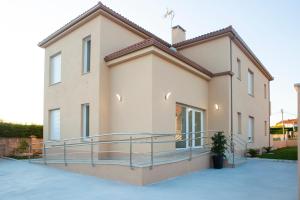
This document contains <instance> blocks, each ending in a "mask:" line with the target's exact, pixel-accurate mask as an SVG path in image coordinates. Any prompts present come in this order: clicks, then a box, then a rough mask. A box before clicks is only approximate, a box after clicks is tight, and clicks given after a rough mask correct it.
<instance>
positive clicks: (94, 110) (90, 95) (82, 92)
mask: <svg viewBox="0 0 300 200" xmlns="http://www.w3.org/2000/svg"><path fill="white" fill-rule="evenodd" d="M89 35H90V36H91V41H92V47H91V71H90V73H88V74H85V75H83V74H82V39H83V38H85V37H86V36H89ZM141 40H142V38H141V37H140V36H138V35H136V34H135V33H133V32H131V31H129V30H128V29H126V28H124V27H123V26H121V25H118V24H116V23H115V22H112V21H111V20H110V19H108V18H106V17H104V16H102V15H98V16H97V17H95V18H93V19H92V20H91V21H89V22H87V23H85V24H83V25H82V26H80V27H79V28H78V29H76V30H74V31H72V32H71V33H69V34H67V35H65V36H64V37H63V38H61V39H59V40H58V41H56V42H55V43H53V44H51V45H50V46H48V47H47V48H46V49H45V73H44V137H45V139H46V140H47V139H48V138H49V137H48V136H49V135H48V133H49V126H48V123H49V119H48V117H49V110H51V109H56V108H60V112H61V113H60V115H61V116H60V117H61V138H63V139H64V138H74V137H75V138H78V137H81V104H83V103H89V104H90V133H91V135H96V134H99V133H106V132H109V131H110V130H109V124H108V118H109V99H108V97H109V93H110V92H109V90H108V87H109V79H108V78H109V75H108V73H109V68H108V67H107V66H106V63H105V62H104V59H103V58H104V57H105V56H106V55H107V54H109V53H112V52H114V51H117V50H119V49H121V48H124V47H127V46H128V45H131V44H134V43H136V42H139V41H141ZM57 52H61V55H62V72H61V83H59V84H55V85H52V86H49V61H50V56H51V55H53V54H56V53H57Z"/></svg>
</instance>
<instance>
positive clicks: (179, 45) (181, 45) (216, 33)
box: [172, 26, 274, 80]
mask: <svg viewBox="0 0 300 200" xmlns="http://www.w3.org/2000/svg"><path fill="white" fill-rule="evenodd" d="M225 34H232V35H233V37H234V38H236V39H237V40H238V41H239V42H240V43H241V45H242V46H243V47H244V48H245V49H246V50H247V52H248V53H249V54H250V55H251V57H252V58H253V59H254V60H255V61H256V62H257V63H258V64H259V66H260V69H261V71H262V72H263V73H264V74H265V75H266V77H267V78H268V79H269V80H273V79H274V78H273V76H272V75H271V74H270V72H269V71H268V70H267V69H266V68H265V66H264V65H263V64H262V63H261V62H260V60H259V59H258V58H257V57H256V56H255V54H254V53H253V51H252V50H251V49H250V48H249V47H248V45H247V44H246V43H245V42H244V40H243V39H242V38H241V37H240V36H239V34H238V33H237V32H236V31H235V29H234V28H233V27H232V26H228V27H226V28H223V29H220V30H217V31H213V32H210V33H207V34H204V35H200V36H198V37H195V38H192V39H189V40H185V41H182V42H178V43H176V44H173V45H172V46H173V47H175V48H184V47H185V46H188V45H191V44H193V43H195V42H201V41H204V40H207V39H213V38H215V37H218V36H222V35H225Z"/></svg>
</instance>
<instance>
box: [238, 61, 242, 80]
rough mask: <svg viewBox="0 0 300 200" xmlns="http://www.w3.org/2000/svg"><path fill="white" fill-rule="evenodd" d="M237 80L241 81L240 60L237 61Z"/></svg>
mask: <svg viewBox="0 0 300 200" xmlns="http://www.w3.org/2000/svg"><path fill="white" fill-rule="evenodd" d="M237 65H238V66H237V67H238V68H237V78H238V79H239V80H242V65H241V60H240V59H237Z"/></svg>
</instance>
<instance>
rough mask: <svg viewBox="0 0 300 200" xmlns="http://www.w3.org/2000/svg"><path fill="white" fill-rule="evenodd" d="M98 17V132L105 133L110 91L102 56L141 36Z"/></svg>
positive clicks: (138, 39)
mask: <svg viewBox="0 0 300 200" xmlns="http://www.w3.org/2000/svg"><path fill="white" fill-rule="evenodd" d="M100 18H101V20H100V24H101V28H100V54H99V58H100V80H99V84H100V99H99V100H100V110H99V112H100V132H101V133H103V132H105V133H107V132H110V131H112V130H111V128H110V126H109V121H108V119H109V115H110V101H111V99H110V98H109V97H110V93H111V92H112V91H110V89H109V88H110V86H109V83H110V80H109V77H110V75H109V71H110V69H109V67H107V65H106V63H105V61H104V57H105V56H107V55H108V54H110V53H113V52H115V51H118V50H120V49H123V48H125V47H127V46H129V45H132V44H135V43H137V42H140V41H142V40H143V38H141V37H140V36H138V35H137V34H135V33H133V32H131V31H129V30H128V29H126V28H124V27H123V26H120V25H118V24H116V23H115V22H113V21H111V20H110V19H108V18H106V17H103V16H100ZM124 131H125V130H124Z"/></svg>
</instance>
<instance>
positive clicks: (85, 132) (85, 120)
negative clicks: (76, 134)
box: [81, 104, 90, 138]
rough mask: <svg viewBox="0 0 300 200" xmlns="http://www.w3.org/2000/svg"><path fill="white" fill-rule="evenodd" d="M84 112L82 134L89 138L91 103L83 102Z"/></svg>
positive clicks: (82, 111) (82, 109)
mask: <svg viewBox="0 0 300 200" xmlns="http://www.w3.org/2000/svg"><path fill="white" fill-rule="evenodd" d="M81 113H82V117H81V119H82V136H83V137H84V138H87V137H89V136H90V105H89V104H82V106H81Z"/></svg>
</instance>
